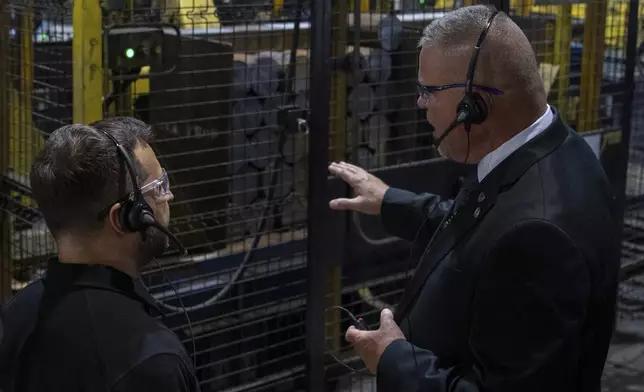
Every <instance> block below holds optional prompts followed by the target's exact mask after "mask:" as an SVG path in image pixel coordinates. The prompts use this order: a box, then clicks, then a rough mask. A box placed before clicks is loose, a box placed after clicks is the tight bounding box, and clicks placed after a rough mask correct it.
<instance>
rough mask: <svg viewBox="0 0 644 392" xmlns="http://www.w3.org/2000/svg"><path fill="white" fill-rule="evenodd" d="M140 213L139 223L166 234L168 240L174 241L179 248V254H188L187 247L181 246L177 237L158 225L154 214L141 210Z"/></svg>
mask: <svg viewBox="0 0 644 392" xmlns="http://www.w3.org/2000/svg"><path fill="white" fill-rule="evenodd" d="M142 215H143V216H142V217H141V223H143V225H145V226H149V227H154V228H155V229H157V230H159V231H160V232H162V233H163V234H165V235H167V236H168V238H170V240H172V242H174V243H175V245H177V247H178V248H179V252H180V254H181V256H185V255H187V254H188V249H186V247H185V246H183V244H182V243H181V242H180V241H179V239H178V238H177V237H175V235H174V234H172V233H171V232H170V230H168V229H166V228H165V227H163V226H162V225H160V224H159V223H158V222H157V221H156V219H154V216H152V215H150V213H148V212H143V214H142Z"/></svg>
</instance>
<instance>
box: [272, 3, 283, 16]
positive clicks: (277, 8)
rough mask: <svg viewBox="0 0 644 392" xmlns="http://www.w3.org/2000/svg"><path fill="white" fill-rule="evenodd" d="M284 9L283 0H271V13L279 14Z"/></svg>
mask: <svg viewBox="0 0 644 392" xmlns="http://www.w3.org/2000/svg"><path fill="white" fill-rule="evenodd" d="M282 10H284V0H273V15H280V14H281V13H282Z"/></svg>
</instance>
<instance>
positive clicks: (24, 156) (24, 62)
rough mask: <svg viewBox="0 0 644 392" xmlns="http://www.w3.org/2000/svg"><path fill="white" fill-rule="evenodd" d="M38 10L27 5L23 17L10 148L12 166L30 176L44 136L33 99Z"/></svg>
mask: <svg viewBox="0 0 644 392" xmlns="http://www.w3.org/2000/svg"><path fill="white" fill-rule="evenodd" d="M33 32H34V10H33V8H32V6H31V5H29V4H28V5H27V6H26V7H25V8H24V9H23V10H22V15H21V17H20V29H19V37H20V94H19V95H18V107H19V111H18V116H16V117H17V118H15V119H14V121H15V122H16V123H15V124H14V125H15V129H16V130H17V131H18V132H17V135H14V137H13V138H12V141H13V146H10V147H9V155H10V156H11V158H10V159H11V162H10V166H11V167H12V168H13V169H14V171H15V173H16V174H18V175H20V176H27V175H28V172H29V167H30V166H31V157H32V156H33V155H34V154H33V153H34V151H32V150H33V149H34V148H35V145H36V144H37V143H36V141H37V140H38V139H37V138H40V137H41V136H40V135H38V134H37V131H35V130H34V128H33V121H32V112H33V111H32V106H33V105H32V99H33V90H34V40H33Z"/></svg>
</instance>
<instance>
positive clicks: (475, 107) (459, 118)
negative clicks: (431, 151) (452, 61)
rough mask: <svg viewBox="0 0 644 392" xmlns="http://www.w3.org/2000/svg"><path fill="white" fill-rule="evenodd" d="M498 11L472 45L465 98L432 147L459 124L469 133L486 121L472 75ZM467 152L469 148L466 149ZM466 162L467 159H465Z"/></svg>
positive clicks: (480, 97) (485, 108) (482, 103)
mask: <svg viewBox="0 0 644 392" xmlns="http://www.w3.org/2000/svg"><path fill="white" fill-rule="evenodd" d="M498 13H499V11H497V10H495V11H494V13H493V14H492V16H490V19H488V21H487V25H486V26H485V29H484V30H483V31H482V32H481V35H480V36H479V39H478V41H476V45H474V53H473V54H472V57H471V58H470V64H469V67H468V69H467V79H465V96H464V97H463V99H462V100H461V102H460V103H459V104H458V106H457V108H456V118H455V119H454V121H453V122H452V123H451V124H450V126H449V127H448V128H447V130H445V132H444V133H443V134H442V135H441V136H440V137H439V138H438V139H436V141H435V142H434V145H435V146H436V147H437V148H438V146H439V145H440V144H441V143H442V142H443V140H445V138H446V137H447V136H448V135H449V134H450V133H451V132H452V131H453V130H454V128H456V127H457V126H459V125H460V124H463V125H465V130H466V131H467V132H468V133H469V131H470V130H471V128H472V124H481V123H482V122H483V121H485V119H487V115H488V108H487V104H486V103H485V100H484V99H483V97H482V96H481V94H479V93H478V92H475V91H473V87H472V85H473V81H474V73H475V72H476V62H477V60H478V58H479V53H480V52H481V45H482V44H483V41H484V40H485V37H486V36H487V32H488V31H489V30H490V26H492V21H493V20H494V18H495V17H496V16H497V15H498ZM468 150H469V148H468ZM466 160H467V158H466Z"/></svg>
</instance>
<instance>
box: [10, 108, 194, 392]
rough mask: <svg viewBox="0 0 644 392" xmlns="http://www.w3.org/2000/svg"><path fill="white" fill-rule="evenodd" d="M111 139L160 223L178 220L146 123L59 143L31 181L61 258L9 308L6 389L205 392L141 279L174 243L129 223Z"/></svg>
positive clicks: (127, 123) (41, 158)
mask: <svg viewBox="0 0 644 392" xmlns="http://www.w3.org/2000/svg"><path fill="white" fill-rule="evenodd" d="M105 133H107V134H109V135H111V136H113V137H114V138H115V139H116V140H117V141H118V142H119V144H121V145H122V146H123V147H124V149H125V151H126V152H127V153H128V154H129V156H130V157H132V161H133V163H134V170H135V172H136V174H137V180H138V183H139V184H142V185H141V193H142V194H143V197H144V198H145V200H146V201H147V202H148V204H149V205H150V207H151V209H152V211H153V213H154V216H155V218H156V220H157V222H158V223H159V224H160V225H162V226H163V227H167V226H168V224H169V221H170V209H169V206H168V203H169V202H170V201H171V200H172V198H173V195H172V192H171V191H170V187H169V182H168V175H167V173H166V172H165V170H163V169H162V167H161V166H160V164H159V161H158V160H157V158H156V156H155V154H154V151H153V150H152V148H151V147H150V143H151V141H152V136H153V135H152V131H151V129H150V127H149V126H147V125H146V124H145V123H143V122H141V121H138V120H136V119H133V118H116V119H110V120H104V121H100V122H97V123H94V124H91V125H89V126H87V125H79V124H74V125H69V126H64V127H62V128H60V129H58V130H56V131H55V132H53V133H52V134H51V135H50V136H49V138H48V139H47V141H46V143H45V147H44V149H43V151H42V152H41V153H40V154H39V155H38V156H37V158H36V159H35V161H34V163H33V165H32V169H31V175H30V181H31V187H32V189H33V197H34V199H35V200H36V202H37V203H38V208H39V210H40V212H41V213H42V216H43V218H44V220H45V222H46V224H47V226H48V228H49V230H50V232H51V234H52V236H53V238H54V240H55V241H56V245H57V248H58V254H57V255H56V256H55V257H52V258H51V259H50V260H49V263H48V268H47V272H46V274H45V276H44V278H42V279H40V280H38V281H36V282H34V283H32V284H30V285H29V286H28V287H27V288H25V289H24V290H22V291H21V292H20V293H18V294H17V295H16V296H15V297H14V298H12V299H11V301H10V302H9V303H8V304H7V305H6V307H5V309H4V313H5V314H4V322H5V339H3V340H2V344H1V345H0V390H3V391H5V392H12V391H16V392H28V391H50V392H54V391H61V392H63V391H65V392H71V391H124V392H125V391H168V392H170V391H172V392H175V391H182V392H183V391H186V392H188V391H190V392H192V391H198V390H199V386H198V384H197V381H196V377H195V369H194V367H193V364H192V362H191V360H190V358H189V356H188V355H187V352H186V350H185V348H184V346H183V345H182V343H181V341H180V340H179V339H178V337H177V336H176V335H175V334H174V333H173V332H172V331H170V330H169V329H168V328H166V327H165V326H164V325H163V324H162V323H161V322H160V320H159V319H158V316H160V315H161V312H160V309H159V308H158V306H157V304H156V302H155V300H154V299H153V298H152V297H151V296H150V294H149V293H148V292H147V291H146V290H145V288H144V287H143V286H142V285H141V283H140V281H139V279H138V277H139V273H140V272H141V269H142V268H143V267H144V266H145V265H146V264H148V263H149V262H150V261H151V260H152V259H153V258H155V257H158V256H160V255H161V254H162V253H163V252H164V250H165V249H166V247H167V246H168V238H167V236H166V235H165V234H163V233H162V232H160V231H158V230H156V229H153V228H149V229H147V230H146V231H145V232H144V233H143V234H142V233H140V232H131V231H128V230H126V228H124V227H123V226H122V220H121V219H120V214H121V212H122V202H123V201H124V200H126V199H127V198H128V197H129V195H130V194H131V193H132V191H133V189H132V188H131V187H132V185H131V182H130V179H129V177H128V171H127V170H126V167H125V163H124V161H123V158H122V156H120V155H119V154H118V152H117V148H116V145H115V143H114V142H113V141H112V140H110V138H109V137H107V135H106V134H105Z"/></svg>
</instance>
